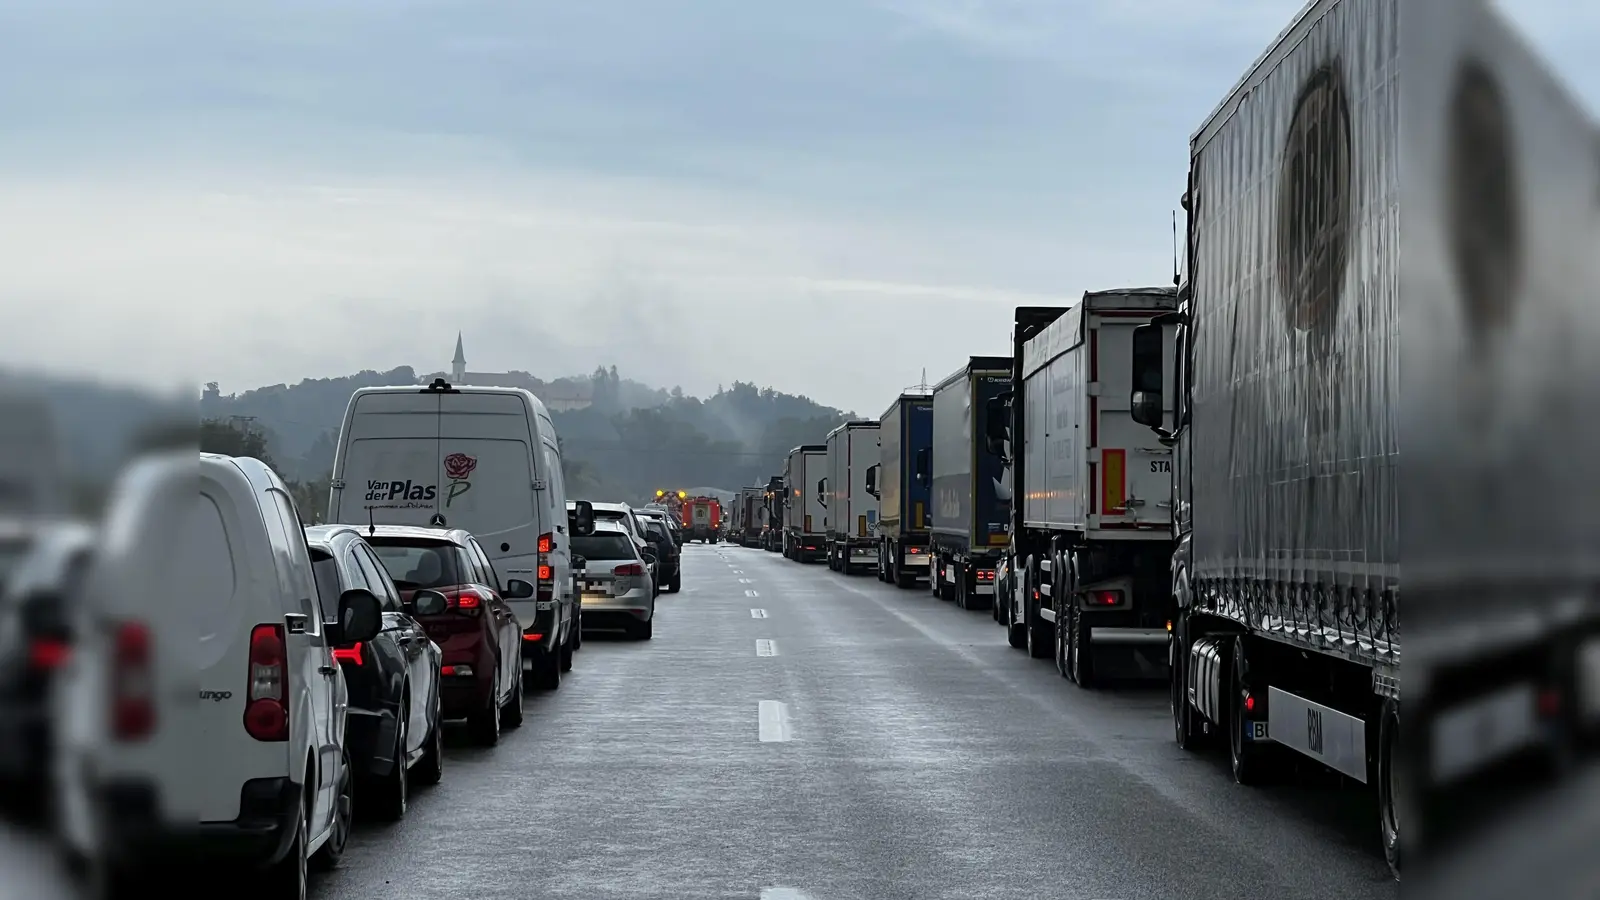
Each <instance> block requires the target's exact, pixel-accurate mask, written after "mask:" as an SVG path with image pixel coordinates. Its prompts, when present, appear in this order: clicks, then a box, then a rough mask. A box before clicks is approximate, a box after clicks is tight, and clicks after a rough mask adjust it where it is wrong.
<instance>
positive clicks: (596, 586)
mask: <svg viewBox="0 0 1600 900" xmlns="http://www.w3.org/2000/svg"><path fill="white" fill-rule="evenodd" d="M583 589H584V590H586V591H604V590H605V589H606V586H605V583H604V582H600V581H585V582H584V583H583Z"/></svg>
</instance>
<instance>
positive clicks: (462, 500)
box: [436, 391, 564, 577]
mask: <svg viewBox="0 0 1600 900" xmlns="http://www.w3.org/2000/svg"><path fill="white" fill-rule="evenodd" d="M439 401H440V414H439V435H440V436H439V441H438V468H437V470H436V473H437V474H436V480H437V484H438V486H439V501H438V512H439V513H440V514H441V515H442V516H443V517H444V519H445V522H446V523H447V524H448V526H449V527H451V528H465V529H466V530H468V531H470V532H472V534H473V536H475V537H476V538H477V539H478V542H479V543H481V544H482V545H483V549H484V550H485V551H486V552H487V553H488V554H489V557H490V559H491V560H498V559H503V558H505V557H507V556H528V555H533V554H536V553H538V552H539V526H540V524H541V523H540V521H539V514H538V506H537V504H536V503H535V502H534V500H535V498H534V484H535V483H536V482H538V481H539V478H540V474H539V468H540V465H539V463H538V459H539V456H540V455H541V453H542V451H543V447H542V446H539V445H538V444H536V443H535V439H534V435H533V428H532V422H531V420H530V416H531V415H532V413H531V411H530V410H529V409H528V406H527V404H526V403H525V402H524V400H523V398H522V396H521V395H519V394H513V393H473V392H471V391H464V392H461V393H455V394H443V395H440V397H439ZM563 524H564V523H563ZM502 574H504V573H502ZM513 577H515V576H513Z"/></svg>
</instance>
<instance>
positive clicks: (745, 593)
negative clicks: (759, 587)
mask: <svg viewBox="0 0 1600 900" xmlns="http://www.w3.org/2000/svg"><path fill="white" fill-rule="evenodd" d="M744 595H745V596H746V597H759V596H761V595H760V594H759V593H757V592H755V591H745V592H744Z"/></svg>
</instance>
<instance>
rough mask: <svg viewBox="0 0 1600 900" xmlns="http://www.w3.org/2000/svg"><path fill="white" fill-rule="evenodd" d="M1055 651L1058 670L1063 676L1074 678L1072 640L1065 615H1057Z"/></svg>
mask: <svg viewBox="0 0 1600 900" xmlns="http://www.w3.org/2000/svg"><path fill="white" fill-rule="evenodd" d="M1055 651H1056V654H1055V655H1056V671H1057V672H1059V673H1061V677H1062V678H1067V679H1070V678H1072V642H1071V635H1070V634H1069V633H1068V631H1067V619H1066V617H1065V616H1056V640H1055Z"/></svg>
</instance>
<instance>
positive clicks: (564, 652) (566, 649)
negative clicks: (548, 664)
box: [561, 622, 578, 672]
mask: <svg viewBox="0 0 1600 900" xmlns="http://www.w3.org/2000/svg"><path fill="white" fill-rule="evenodd" d="M577 640H578V623H577V622H573V623H572V630H571V631H569V632H567V639H566V640H565V641H563V642H562V644H561V671H563V672H571V671H572V651H573V646H572V645H573V644H574V643H576V642H577Z"/></svg>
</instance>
